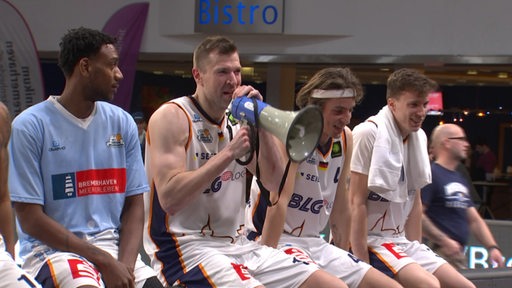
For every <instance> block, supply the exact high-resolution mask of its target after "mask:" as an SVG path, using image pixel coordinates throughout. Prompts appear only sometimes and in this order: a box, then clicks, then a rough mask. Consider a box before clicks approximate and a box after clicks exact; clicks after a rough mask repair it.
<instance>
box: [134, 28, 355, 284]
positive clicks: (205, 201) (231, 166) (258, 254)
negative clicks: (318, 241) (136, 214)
mask: <svg viewBox="0 0 512 288" xmlns="http://www.w3.org/2000/svg"><path fill="white" fill-rule="evenodd" d="M241 68H242V67H241V65H240V59H239V55H238V51H237V48H236V46H235V44H234V43H233V42H232V41H231V40H229V39H227V38H225V37H219V36H215V37H208V38H206V39H205V40H204V41H202V42H201V43H200V44H199V46H198V47H197V48H196V50H195V51H194V63H193V69H192V74H193V76H194V80H195V81H196V85H197V88H196V92H195V93H194V95H191V96H184V97H180V98H177V99H174V100H171V101H169V102H167V103H165V104H163V105H162V106H161V107H160V108H159V109H158V110H157V111H156V112H155V113H154V114H153V115H152V117H151V118H150V120H149V124H148V130H147V144H146V169H147V174H148V179H149V182H150V183H152V189H151V193H147V194H149V195H148V197H147V198H146V202H145V204H146V211H148V215H147V217H146V230H145V231H147V232H148V233H147V234H145V235H144V246H145V249H146V252H147V254H148V255H149V256H150V257H151V258H152V259H151V260H152V261H151V263H152V265H153V268H154V269H155V270H156V271H157V272H158V277H159V279H160V281H162V283H165V284H168V285H172V284H174V283H181V284H185V285H186V286H191V287H192V286H194V287H196V286H197V287H199V286H201V287H202V286H205V287H206V286H207V287H265V286H267V287H346V286H345V285H344V283H343V282H342V281H340V280H339V279H337V278H336V277H333V276H332V275H330V274H328V273H326V272H325V271H322V270H320V269H319V268H318V267H317V266H316V265H308V264H307V263H304V262H302V261H301V260H300V259H297V258H295V257H293V256H290V255H287V254H285V253H283V252H282V251H279V250H276V249H273V248H270V247H264V246H261V245H259V244H258V243H256V242H253V241H249V240H247V239H246V238H245V236H244V235H243V234H242V230H243V229H242V228H243V225H244V207H245V190H246V167H247V169H249V171H251V172H252V173H254V172H255V169H256V164H257V162H258V160H261V161H259V162H260V163H259V164H260V166H261V175H260V180H261V181H262V182H263V183H264V185H265V186H266V187H268V188H269V189H272V190H276V189H278V186H279V180H280V179H279V177H275V175H282V174H283V173H284V167H283V166H284V165H282V163H284V159H281V158H283V157H282V154H281V152H280V150H279V148H278V147H280V146H283V144H282V143H280V141H279V140H278V139H276V137H275V136H274V135H272V134H271V133H269V132H267V131H265V129H258V131H256V132H257V134H258V139H259V143H260V145H259V146H260V152H261V153H260V156H261V157H253V158H252V161H248V162H249V163H246V164H247V165H246V166H244V165H242V164H241V163H240V162H237V161H236V159H242V158H245V157H244V156H246V155H247V154H248V152H250V150H251V143H250V142H251V139H250V136H249V135H250V134H251V133H250V129H249V127H248V126H247V125H240V124H239V123H238V121H236V120H234V119H231V118H229V117H228V115H227V114H226V110H227V108H228V106H229V104H230V103H231V101H232V100H233V99H236V98H238V97H241V96H247V97H248V98H256V99H257V100H258V101H260V102H261V101H262V96H261V95H260V93H259V92H258V91H257V90H255V89H254V88H253V87H251V86H245V85H241ZM258 158H260V159H258Z"/></svg>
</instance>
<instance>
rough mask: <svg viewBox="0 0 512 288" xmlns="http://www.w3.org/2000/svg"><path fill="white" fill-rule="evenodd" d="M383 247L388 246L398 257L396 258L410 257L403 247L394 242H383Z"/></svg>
mask: <svg viewBox="0 0 512 288" xmlns="http://www.w3.org/2000/svg"><path fill="white" fill-rule="evenodd" d="M381 246H382V247H384V248H386V250H388V251H389V252H390V253H391V254H393V256H395V257H396V259H402V258H405V257H409V256H408V255H407V254H405V252H404V251H403V250H402V248H400V247H398V246H396V245H395V244H394V243H383V244H381Z"/></svg>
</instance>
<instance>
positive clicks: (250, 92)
mask: <svg viewBox="0 0 512 288" xmlns="http://www.w3.org/2000/svg"><path fill="white" fill-rule="evenodd" d="M245 95H247V97H249V98H252V97H255V98H256V99H258V100H260V101H263V96H262V95H261V93H260V91H258V90H256V89H255V88H254V87H252V86H251V85H242V86H239V87H238V88H236V89H235V91H234V92H233V99H235V98H238V97H242V96H245Z"/></svg>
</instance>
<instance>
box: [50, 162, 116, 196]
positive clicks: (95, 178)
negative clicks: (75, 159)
mask: <svg viewBox="0 0 512 288" xmlns="http://www.w3.org/2000/svg"><path fill="white" fill-rule="evenodd" d="M125 190H126V169H125V168H111V169H98V170H85V171H78V172H76V173H72V172H70V173H63V174H56V175H52V192H53V200H63V199H69V198H76V197H85V196H88V195H100V194H115V193H124V191H125Z"/></svg>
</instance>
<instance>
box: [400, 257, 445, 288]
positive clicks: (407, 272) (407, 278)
mask: <svg viewBox="0 0 512 288" xmlns="http://www.w3.org/2000/svg"><path fill="white" fill-rule="evenodd" d="M395 279H396V280H397V281H398V282H399V283H400V284H402V285H403V286H404V287H410V288H439V287H441V285H440V284H439V281H438V280H437V278H436V277H435V276H434V275H433V274H432V273H430V272H428V271H427V270H425V269H423V267H421V266H420V265H419V264H418V263H410V264H407V265H406V266H404V267H403V268H402V269H400V271H398V273H397V274H396V275H395Z"/></svg>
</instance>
